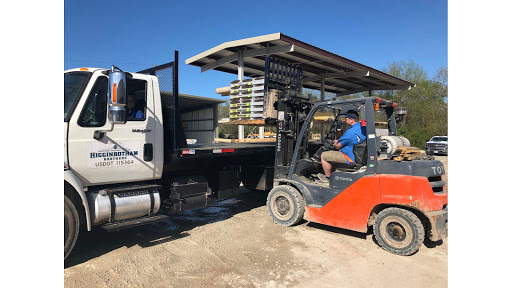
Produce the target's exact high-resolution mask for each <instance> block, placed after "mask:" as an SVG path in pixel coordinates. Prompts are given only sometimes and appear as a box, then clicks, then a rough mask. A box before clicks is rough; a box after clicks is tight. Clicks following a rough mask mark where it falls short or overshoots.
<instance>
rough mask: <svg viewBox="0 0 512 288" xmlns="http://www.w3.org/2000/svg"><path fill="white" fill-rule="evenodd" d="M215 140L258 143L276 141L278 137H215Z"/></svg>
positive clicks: (219, 141)
mask: <svg viewBox="0 0 512 288" xmlns="http://www.w3.org/2000/svg"><path fill="white" fill-rule="evenodd" d="M213 142H216V143H258V142H276V138H263V139H260V138H254V139H251V138H246V139H224V138H215V139H214V140H213Z"/></svg>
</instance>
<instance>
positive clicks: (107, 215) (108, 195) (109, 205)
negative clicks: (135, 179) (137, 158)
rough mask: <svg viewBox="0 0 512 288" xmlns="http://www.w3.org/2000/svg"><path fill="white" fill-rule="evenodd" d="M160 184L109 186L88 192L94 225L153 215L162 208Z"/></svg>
mask: <svg viewBox="0 0 512 288" xmlns="http://www.w3.org/2000/svg"><path fill="white" fill-rule="evenodd" d="M159 187H160V186H159V185H139V186H130V187H122V188H109V189H103V190H100V191H90V192H88V193H87V201H88V202H89V207H90V209H91V222H92V225H99V224H104V223H107V222H115V221H120V220H126V219H132V218H137V217H142V216H147V215H153V214H155V213H157V212H158V210H159V209H160V194H159V193H158V188H159Z"/></svg>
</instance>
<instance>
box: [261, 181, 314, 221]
mask: <svg viewBox="0 0 512 288" xmlns="http://www.w3.org/2000/svg"><path fill="white" fill-rule="evenodd" d="M267 209H268V213H269V214H270V217H272V220H273V221H274V222H275V223H277V224H279V225H282V226H292V225H295V224H297V223H299V222H300V221H301V220H302V219H303V218H304V210H305V209H306V208H305V202H304V198H303V197H302V195H301V194H300V193H299V191H297V189H295V188H293V187H291V186H286V185H281V186H277V187H275V188H274V189H272V190H270V192H269V193H268V196H267Z"/></svg>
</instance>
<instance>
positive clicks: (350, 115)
mask: <svg viewBox="0 0 512 288" xmlns="http://www.w3.org/2000/svg"><path fill="white" fill-rule="evenodd" d="M345 118H351V119H359V114H357V111H355V110H348V111H347V113H345Z"/></svg>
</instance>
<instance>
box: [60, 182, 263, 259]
mask: <svg viewBox="0 0 512 288" xmlns="http://www.w3.org/2000/svg"><path fill="white" fill-rule="evenodd" d="M266 198H267V193H265V192H257V191H255V192H250V191H248V190H247V189H245V188H243V187H240V195H239V196H237V197H236V198H230V199H225V200H222V201H218V202H215V203H214V204H212V205H210V206H207V207H204V208H198V209H193V210H188V211H183V212H181V213H176V214H173V215H171V216H170V218H169V219H167V220H164V221H161V222H156V223H151V224H147V225H144V226H140V227H134V228H129V229H126V230H121V231H118V232H107V231H105V230H103V229H102V228H101V227H93V231H91V232H87V231H81V232H80V236H79V237H78V241H77V243H76V245H75V248H74V249H73V251H72V252H71V254H70V255H69V256H68V258H67V259H66V261H65V262H64V268H69V267H73V266H75V265H78V264H81V263H84V262H87V261H89V260H91V259H94V258H96V257H99V256H101V255H104V254H106V253H109V252H111V251H113V250H116V249H118V248H121V247H132V246H135V245H139V246H140V247H151V246H155V245H159V244H162V243H167V242H171V241H174V240H176V239H180V238H184V237H188V236H189V235H190V234H189V233H188V232H187V231H190V230H192V229H194V228H195V227H199V226H202V225H207V224H210V223H215V222H218V221H223V220H226V219H229V218H231V217H233V216H234V215H236V214H238V213H242V212H246V211H250V210H252V209H254V208H258V207H261V206H264V205H265V204H266Z"/></svg>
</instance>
